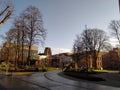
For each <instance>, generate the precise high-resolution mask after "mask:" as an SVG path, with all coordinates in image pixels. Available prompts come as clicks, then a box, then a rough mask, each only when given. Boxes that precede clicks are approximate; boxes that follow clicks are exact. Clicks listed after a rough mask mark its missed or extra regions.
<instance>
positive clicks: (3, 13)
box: [0, 3, 13, 25]
mask: <svg viewBox="0 0 120 90" xmlns="http://www.w3.org/2000/svg"><path fill="white" fill-rule="evenodd" d="M3 6H4V5H3ZM3 6H2V7H3ZM2 7H1V9H0V25H2V24H3V23H5V22H6V20H8V19H9V18H10V16H11V15H12V12H13V7H12V5H11V4H10V3H8V4H6V5H5V7H4V8H2Z"/></svg>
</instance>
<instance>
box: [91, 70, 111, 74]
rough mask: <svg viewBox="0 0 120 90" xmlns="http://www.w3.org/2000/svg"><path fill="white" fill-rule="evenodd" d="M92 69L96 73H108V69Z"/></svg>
mask: <svg viewBox="0 0 120 90" xmlns="http://www.w3.org/2000/svg"><path fill="white" fill-rule="evenodd" d="M92 71H93V72H96V73H108V72H109V71H108V70H92Z"/></svg>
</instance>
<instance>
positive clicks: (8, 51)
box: [1, 42, 38, 63]
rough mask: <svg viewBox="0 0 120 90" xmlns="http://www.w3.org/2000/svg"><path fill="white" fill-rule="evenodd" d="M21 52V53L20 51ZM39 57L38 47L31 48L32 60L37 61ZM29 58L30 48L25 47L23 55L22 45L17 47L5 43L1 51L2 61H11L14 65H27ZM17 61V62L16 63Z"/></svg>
mask: <svg viewBox="0 0 120 90" xmlns="http://www.w3.org/2000/svg"><path fill="white" fill-rule="evenodd" d="M18 50H19V51H18ZM37 55H38V47H37V46H32V47H31V55H30V56H31V57H30V60H36V59H37ZM27 57H28V46H27V45H24V47H23V53H22V47H21V45H16V44H14V43H8V42H6V43H4V45H3V48H2V49H1V59H2V60H4V61H9V62H12V63H16V62H17V63H26V62H27ZM16 60H17V61H16Z"/></svg>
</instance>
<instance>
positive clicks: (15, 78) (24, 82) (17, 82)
mask: <svg viewBox="0 0 120 90" xmlns="http://www.w3.org/2000/svg"><path fill="white" fill-rule="evenodd" d="M59 72H61V71H51V72H36V73H34V74H31V75H16V74H15V75H12V76H5V75H0V85H1V86H2V87H1V88H3V87H4V89H7V90H9V89H11V90H27V89H28V90H120V88H118V87H111V86H105V85H100V84H95V83H90V82H83V81H75V80H72V79H67V78H64V77H61V76H60V75H58V73H59ZM0 90H1V89H0Z"/></svg>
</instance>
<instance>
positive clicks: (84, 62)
mask: <svg viewBox="0 0 120 90" xmlns="http://www.w3.org/2000/svg"><path fill="white" fill-rule="evenodd" d="M104 54H105V52H100V53H99V55H98V57H97V60H96V61H95V63H94V61H93V58H92V55H91V54H90V53H89V54H88V53H86V52H81V53H79V54H77V53H76V54H73V55H72V57H73V60H74V61H75V62H77V63H78V66H79V67H80V68H81V69H84V68H89V69H93V68H95V67H94V66H96V68H97V69H102V68H103V64H102V57H103V55H104ZM94 64H96V65H94Z"/></svg>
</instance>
